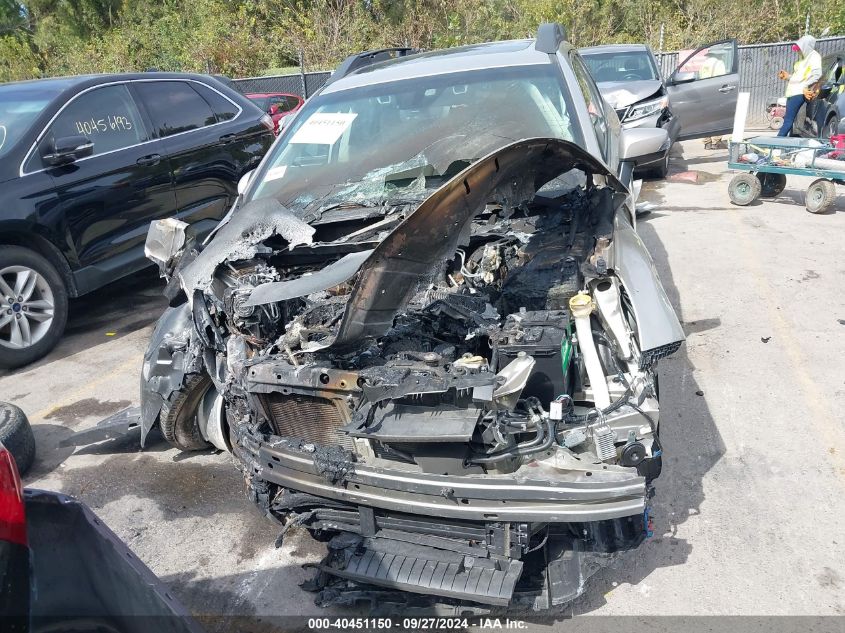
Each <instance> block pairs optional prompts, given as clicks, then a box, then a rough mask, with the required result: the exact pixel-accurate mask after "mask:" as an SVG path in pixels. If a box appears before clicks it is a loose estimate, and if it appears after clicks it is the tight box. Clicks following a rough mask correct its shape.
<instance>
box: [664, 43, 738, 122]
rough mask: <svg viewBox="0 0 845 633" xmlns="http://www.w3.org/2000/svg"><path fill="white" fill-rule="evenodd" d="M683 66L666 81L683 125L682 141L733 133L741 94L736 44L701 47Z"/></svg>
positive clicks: (672, 107)
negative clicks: (738, 98) (735, 113)
mask: <svg viewBox="0 0 845 633" xmlns="http://www.w3.org/2000/svg"><path fill="white" fill-rule="evenodd" d="M680 62H681V63H680V64H679V65H678V67H677V68H676V69H675V71H674V72H673V73H672V74H671V75H669V77H668V78H667V79H666V90H667V92H668V94H669V107H670V108H671V109H672V113H673V114H674V115H675V116H676V117H678V118H679V119H680V122H681V134H680V138H681V139H687V138H699V137H702V136H709V135H713V134H721V133H724V132H729V131H730V130H731V129H732V128H733V119H734V112H735V111H736V102H737V94H738V92H739V55H738V51H737V46H736V40H723V41H721V42H714V43H712V44H707V45H706V46H701V47H700V48H697V49H695V50H694V51H693V52H692V53H691V54H689V55H685V56H683V57H682V58H681V59H680Z"/></svg>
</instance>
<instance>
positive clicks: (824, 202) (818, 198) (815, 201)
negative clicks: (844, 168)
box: [804, 178, 836, 213]
mask: <svg viewBox="0 0 845 633" xmlns="http://www.w3.org/2000/svg"><path fill="white" fill-rule="evenodd" d="M835 204H836V185H834V184H833V183H832V182H830V181H829V180H825V179H824V178H819V179H818V180H814V181H813V183H812V184H811V185H810V186H809V187H807V195H806V196H805V197H804V206H805V207H806V208H807V211H809V212H810V213H825V212H826V211H828V210H829V209H832V208H833V207H834V205H835Z"/></svg>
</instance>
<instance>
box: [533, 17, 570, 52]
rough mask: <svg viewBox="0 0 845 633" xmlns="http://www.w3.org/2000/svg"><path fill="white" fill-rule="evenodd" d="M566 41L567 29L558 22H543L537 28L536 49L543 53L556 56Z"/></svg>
mask: <svg viewBox="0 0 845 633" xmlns="http://www.w3.org/2000/svg"><path fill="white" fill-rule="evenodd" d="M565 41H566V29H564V28H563V25H562V24H558V23H557V22H543V24H541V25H540V26H539V27H537V41H536V42H535V43H534V48H535V49H536V50H538V51H540V52H541V53H547V54H549V55H554V54H555V53H557V51H558V49H559V48H560V45H561V44H563V43H564V42H565Z"/></svg>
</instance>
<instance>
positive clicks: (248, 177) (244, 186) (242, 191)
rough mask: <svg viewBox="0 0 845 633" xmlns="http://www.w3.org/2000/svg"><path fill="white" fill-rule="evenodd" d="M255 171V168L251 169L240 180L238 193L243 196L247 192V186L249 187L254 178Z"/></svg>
mask: <svg viewBox="0 0 845 633" xmlns="http://www.w3.org/2000/svg"><path fill="white" fill-rule="evenodd" d="M254 173H255V170H254V169H251V170H249V171H248V172H246V173H245V174H244V175H243V176H241V179H240V180H239V181H238V195H239V196H242V195H244V194H245V193H246V190H247V188H248V187H249V181H250V180H252V175H253V174H254Z"/></svg>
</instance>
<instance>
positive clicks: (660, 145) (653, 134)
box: [619, 127, 669, 165]
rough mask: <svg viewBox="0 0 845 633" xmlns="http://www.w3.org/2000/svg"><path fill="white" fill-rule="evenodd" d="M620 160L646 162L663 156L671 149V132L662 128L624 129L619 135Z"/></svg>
mask: <svg viewBox="0 0 845 633" xmlns="http://www.w3.org/2000/svg"><path fill="white" fill-rule="evenodd" d="M619 146H620V147H619V160H620V161H626V162H631V163H634V164H635V165H636V164H639V163H641V164H646V163H650V162H653V161H655V160H657V159H659V158H661V157H662V156H663V154H664V152H666V151H668V149H669V147H668V146H669V134H668V132H666V130H664V129H662V128H640V127H635V128H628V129H623V130H622V133H621V134H620V137H619Z"/></svg>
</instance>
